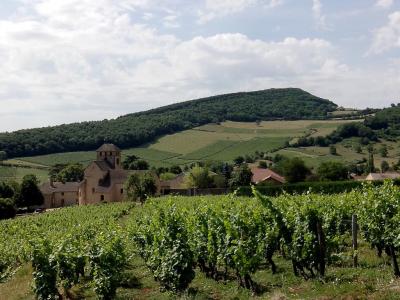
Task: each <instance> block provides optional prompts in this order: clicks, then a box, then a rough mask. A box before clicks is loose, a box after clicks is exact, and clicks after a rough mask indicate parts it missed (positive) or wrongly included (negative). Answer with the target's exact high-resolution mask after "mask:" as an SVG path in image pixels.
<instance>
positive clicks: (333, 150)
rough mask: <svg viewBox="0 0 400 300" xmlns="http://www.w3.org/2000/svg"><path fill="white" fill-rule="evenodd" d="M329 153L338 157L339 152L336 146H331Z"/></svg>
mask: <svg viewBox="0 0 400 300" xmlns="http://www.w3.org/2000/svg"><path fill="white" fill-rule="evenodd" d="M329 153H330V154H331V155H337V150H336V147H335V146H334V145H331V146H330V147H329Z"/></svg>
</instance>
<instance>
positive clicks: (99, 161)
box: [40, 144, 160, 208]
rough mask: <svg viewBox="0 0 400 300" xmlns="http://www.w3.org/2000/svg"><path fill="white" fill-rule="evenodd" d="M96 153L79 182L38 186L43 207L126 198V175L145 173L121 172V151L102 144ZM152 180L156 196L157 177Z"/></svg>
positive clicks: (116, 200) (114, 200)
mask: <svg viewBox="0 0 400 300" xmlns="http://www.w3.org/2000/svg"><path fill="white" fill-rule="evenodd" d="M96 153H97V158H96V160H95V161H93V162H92V163H90V164H89V166H87V167H86V169H85V173H84V178H83V180H82V181H81V182H67V183H65V184H63V183H60V182H50V183H45V184H43V185H41V187H40V190H41V191H42V193H43V195H44V197H45V204H44V206H45V207H46V208H52V207H63V206H68V205H73V204H79V205H86V204H96V203H105V202H120V201H123V200H124V199H125V198H126V191H125V190H124V184H125V181H126V180H127V179H128V177H129V175H131V174H134V173H144V172H148V171H131V170H124V169H123V168H122V165H121V163H122V162H121V150H120V149H119V148H118V147H117V146H115V145H113V144H104V145H102V146H101V147H100V148H99V149H97V151H96ZM154 180H155V182H156V186H157V193H159V192H160V180H159V178H158V176H157V175H156V174H154Z"/></svg>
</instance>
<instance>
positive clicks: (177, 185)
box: [160, 173, 185, 195]
mask: <svg viewBox="0 0 400 300" xmlns="http://www.w3.org/2000/svg"><path fill="white" fill-rule="evenodd" d="M160 186H161V194H162V195H168V194H169V193H170V192H171V190H179V189H185V173H181V174H179V175H176V177H175V178H173V179H170V180H162V181H161V182H160Z"/></svg>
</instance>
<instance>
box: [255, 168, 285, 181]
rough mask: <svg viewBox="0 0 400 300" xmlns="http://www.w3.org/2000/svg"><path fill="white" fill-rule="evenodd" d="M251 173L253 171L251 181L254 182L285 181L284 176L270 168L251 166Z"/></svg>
mask: <svg viewBox="0 0 400 300" xmlns="http://www.w3.org/2000/svg"><path fill="white" fill-rule="evenodd" d="M251 173H253V176H252V178H251V182H252V183H254V184H283V183H285V182H286V180H285V178H284V177H282V176H281V175H279V174H277V173H275V172H274V171H272V170H270V169H261V168H258V167H252V168H251Z"/></svg>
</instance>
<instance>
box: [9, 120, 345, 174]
mask: <svg viewBox="0 0 400 300" xmlns="http://www.w3.org/2000/svg"><path fill="white" fill-rule="evenodd" d="M346 122H349V121H345V120H343V121H340V120H327V121H318V120H317V121H315V120H309V121H308V120H303V121H269V122H260V123H246V122H230V121H228V122H223V123H221V124H208V125H204V126H201V127H197V128H194V129H191V130H186V131H183V132H180V133H176V134H172V135H166V136H163V137H161V138H159V139H158V140H156V141H154V142H153V143H151V144H148V145H145V146H142V147H139V148H133V149H127V150H124V151H123V156H126V155H131V154H134V155H137V156H139V157H141V158H143V159H145V160H147V161H149V162H150V164H151V165H152V166H156V167H158V166H169V165H173V164H187V163H191V162H194V161H198V160H224V161H230V160H232V159H233V158H235V157H236V156H238V155H246V154H252V153H254V152H255V151H256V150H258V151H264V152H269V151H272V150H274V149H277V148H282V147H283V145H284V144H285V142H286V141H290V140H293V139H296V138H298V137H302V136H305V135H313V136H318V135H326V134H329V133H330V132H332V131H333V130H335V129H336V128H337V126H339V125H340V124H343V123H346ZM95 155H96V154H95V152H94V151H84V152H69V153H59V154H49V155H41V156H35V157H21V158H18V159H13V160H10V161H7V163H13V164H16V165H29V166H52V165H54V164H57V163H72V162H79V163H82V164H84V165H87V164H88V163H89V162H91V161H92V160H93V159H94V158H95Z"/></svg>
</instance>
